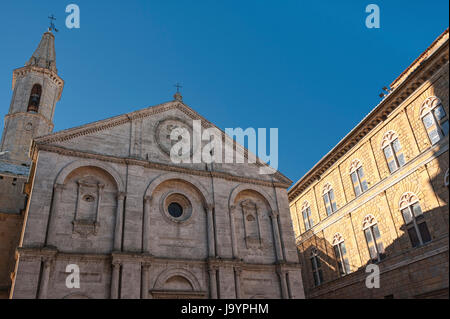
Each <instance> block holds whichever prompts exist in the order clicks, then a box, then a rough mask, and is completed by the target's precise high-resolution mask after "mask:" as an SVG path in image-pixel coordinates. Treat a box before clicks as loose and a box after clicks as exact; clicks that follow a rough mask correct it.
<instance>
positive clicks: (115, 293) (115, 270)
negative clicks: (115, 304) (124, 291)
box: [110, 261, 120, 299]
mask: <svg viewBox="0 0 450 319" xmlns="http://www.w3.org/2000/svg"><path fill="white" fill-rule="evenodd" d="M119 274H120V262H118V261H113V263H112V274H111V293H110V296H111V299H119V277H120V276H119Z"/></svg>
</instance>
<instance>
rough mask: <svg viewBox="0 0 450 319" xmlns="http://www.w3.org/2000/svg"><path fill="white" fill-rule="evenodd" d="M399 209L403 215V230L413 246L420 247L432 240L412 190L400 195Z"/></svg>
mask: <svg viewBox="0 0 450 319" xmlns="http://www.w3.org/2000/svg"><path fill="white" fill-rule="evenodd" d="M399 211H400V213H401V214H402V217H403V221H404V225H405V232H406V233H408V236H409V240H410V242H411V245H412V247H413V248H417V247H422V246H423V245H425V244H427V243H429V242H431V241H432V237H431V234H430V232H429V230H428V226H427V223H426V220H425V217H424V214H423V212H422V207H421V206H420V201H419V198H418V197H417V195H416V194H414V193H412V192H406V193H404V194H403V195H402V196H401V197H400V201H399Z"/></svg>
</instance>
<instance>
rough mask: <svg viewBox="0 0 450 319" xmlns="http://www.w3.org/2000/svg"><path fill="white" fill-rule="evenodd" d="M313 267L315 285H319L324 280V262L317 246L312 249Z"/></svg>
mask: <svg viewBox="0 0 450 319" xmlns="http://www.w3.org/2000/svg"><path fill="white" fill-rule="evenodd" d="M310 260H311V268H312V272H313V277H314V285H315V286H319V285H320V284H322V282H323V273H322V263H321V261H320V257H319V253H318V251H317V249H316V248H313V249H312V250H311V256H310Z"/></svg>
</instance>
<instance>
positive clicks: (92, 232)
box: [72, 219, 100, 239]
mask: <svg viewBox="0 0 450 319" xmlns="http://www.w3.org/2000/svg"><path fill="white" fill-rule="evenodd" d="M72 225H73V232H74V233H75V234H78V235H79V236H80V237H81V238H84V239H86V238H88V237H89V236H97V232H98V228H99V227H100V224H99V223H97V222H96V221H93V220H83V219H81V220H74V221H72Z"/></svg>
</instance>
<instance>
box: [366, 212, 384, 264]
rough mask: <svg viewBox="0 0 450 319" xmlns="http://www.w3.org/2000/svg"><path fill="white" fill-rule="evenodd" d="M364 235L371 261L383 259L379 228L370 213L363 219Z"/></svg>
mask: <svg viewBox="0 0 450 319" xmlns="http://www.w3.org/2000/svg"><path fill="white" fill-rule="evenodd" d="M363 230H364V236H365V237H366V243H367V248H368V249H369V253H370V259H371V260H372V262H373V263H376V262H380V261H381V260H383V259H384V257H385V253H384V247H383V243H382V242H381V235H380V230H379V229H378V225H377V221H376V220H375V218H374V217H373V216H372V215H368V216H366V217H365V218H364V221H363Z"/></svg>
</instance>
